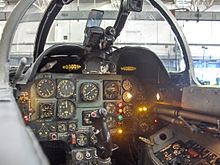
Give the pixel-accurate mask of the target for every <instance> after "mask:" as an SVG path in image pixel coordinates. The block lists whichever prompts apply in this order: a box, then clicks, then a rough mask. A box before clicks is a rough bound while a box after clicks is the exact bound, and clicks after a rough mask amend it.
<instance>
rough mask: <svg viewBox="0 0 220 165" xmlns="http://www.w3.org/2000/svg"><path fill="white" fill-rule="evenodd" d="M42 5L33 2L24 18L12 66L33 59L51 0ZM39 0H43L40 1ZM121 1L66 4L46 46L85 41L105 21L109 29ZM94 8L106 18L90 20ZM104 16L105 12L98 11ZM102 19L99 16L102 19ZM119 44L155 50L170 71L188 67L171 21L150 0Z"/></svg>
mask: <svg viewBox="0 0 220 165" xmlns="http://www.w3.org/2000/svg"><path fill="white" fill-rule="evenodd" d="M41 1H42V2H44V4H43V5H42V4H41V5H42V6H39V4H38V5H36V3H37V1H36V3H35V4H33V5H32V6H31V8H30V9H29V10H28V12H27V13H26V15H25V16H24V18H23V19H22V21H21V23H20V25H19V27H18V29H17V31H16V35H15V37H14V40H13V45H12V47H11V52H10V57H11V58H10V59H11V60H10V64H11V66H17V65H18V63H19V59H20V58H21V57H26V58H28V62H29V64H30V63H31V62H32V60H33V51H34V50H33V49H34V42H35V37H36V32H37V28H38V25H39V23H40V20H41V18H42V15H43V13H44V12H45V9H46V8H47V7H48V5H49V3H50V0H47V1H46V2H47V3H45V0H41ZM38 2H39V1H38ZM119 6H120V2H119V1H117V0H114V1H105V0H104V1H97V2H94V1H83V2H80V1H79V2H78V1H73V2H72V3H70V4H69V5H66V6H64V7H63V8H62V10H61V11H60V13H59V14H58V15H57V17H56V19H55V21H54V22H53V24H52V26H51V28H50V32H49V34H48V37H47V42H46V45H45V49H46V48H48V47H50V46H52V45H54V44H57V43H70V44H80V45H82V43H83V40H84V29H85V27H86V25H87V26H93V23H95V24H96V25H98V24H100V23H101V25H100V26H101V27H102V28H103V29H105V28H106V27H108V26H113V25H114V23H115V19H116V18H117V14H118V10H119ZM91 9H96V10H103V11H104V13H103V14H104V15H103V19H102V21H94V19H93V18H92V17H91V22H89V23H88V22H87V19H88V16H89V12H90V11H91ZM98 17H99V18H100V19H101V17H102V15H98ZM98 20H99V19H98ZM114 46H115V47H118V48H120V47H123V46H141V47H146V48H149V49H150V50H152V51H153V52H155V54H156V55H157V56H158V57H159V58H160V59H161V61H162V62H163V64H164V66H165V68H166V69H167V70H168V71H170V72H181V71H183V70H184V69H185V63H184V60H183V54H182V50H181V48H180V46H179V43H178V41H177V40H176V37H175V35H174V34H173V32H172V30H171V28H170V26H169V24H168V23H167V22H166V21H165V20H164V18H163V17H162V16H161V15H160V13H159V12H158V11H157V10H156V9H154V8H153V7H152V6H151V5H150V4H149V3H148V1H144V4H143V11H142V12H140V13H135V12H131V13H130V15H129V18H128V20H127V22H126V24H125V27H124V29H123V30H122V32H121V34H120V36H119V37H118V38H117V40H116V42H115V43H114Z"/></svg>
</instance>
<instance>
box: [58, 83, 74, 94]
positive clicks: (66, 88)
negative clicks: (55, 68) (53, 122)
mask: <svg viewBox="0 0 220 165" xmlns="http://www.w3.org/2000/svg"><path fill="white" fill-rule="evenodd" d="M74 93H75V86H74V83H73V82H72V81H70V80H62V81H60V82H59V84H58V86H57V94H58V95H59V96H60V97H65V98H67V97H71V96H73V95H74Z"/></svg>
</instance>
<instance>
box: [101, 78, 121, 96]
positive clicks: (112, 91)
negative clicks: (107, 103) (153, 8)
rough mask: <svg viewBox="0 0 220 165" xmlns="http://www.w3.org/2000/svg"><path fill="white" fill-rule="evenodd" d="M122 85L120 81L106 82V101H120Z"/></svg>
mask: <svg viewBox="0 0 220 165" xmlns="http://www.w3.org/2000/svg"><path fill="white" fill-rule="evenodd" d="M119 84H120V83H119V82H118V81H106V82H105V84H104V97H105V99H106V100H118V99H119V97H120V93H121V92H120V85H119Z"/></svg>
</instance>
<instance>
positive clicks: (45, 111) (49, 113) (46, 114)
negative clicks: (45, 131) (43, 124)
mask: <svg viewBox="0 0 220 165" xmlns="http://www.w3.org/2000/svg"><path fill="white" fill-rule="evenodd" d="M54 107H55V105H54V103H40V105H39V109H40V118H41V119H45V118H51V117H53V114H54Z"/></svg>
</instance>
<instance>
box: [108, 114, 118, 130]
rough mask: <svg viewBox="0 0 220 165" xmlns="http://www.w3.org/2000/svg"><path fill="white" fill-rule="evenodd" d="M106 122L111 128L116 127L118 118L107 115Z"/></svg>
mask: <svg viewBox="0 0 220 165" xmlns="http://www.w3.org/2000/svg"><path fill="white" fill-rule="evenodd" d="M106 124H107V126H108V128H109V129H112V128H115V126H116V120H115V119H114V117H113V116H110V115H109V116H107V118H106Z"/></svg>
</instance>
